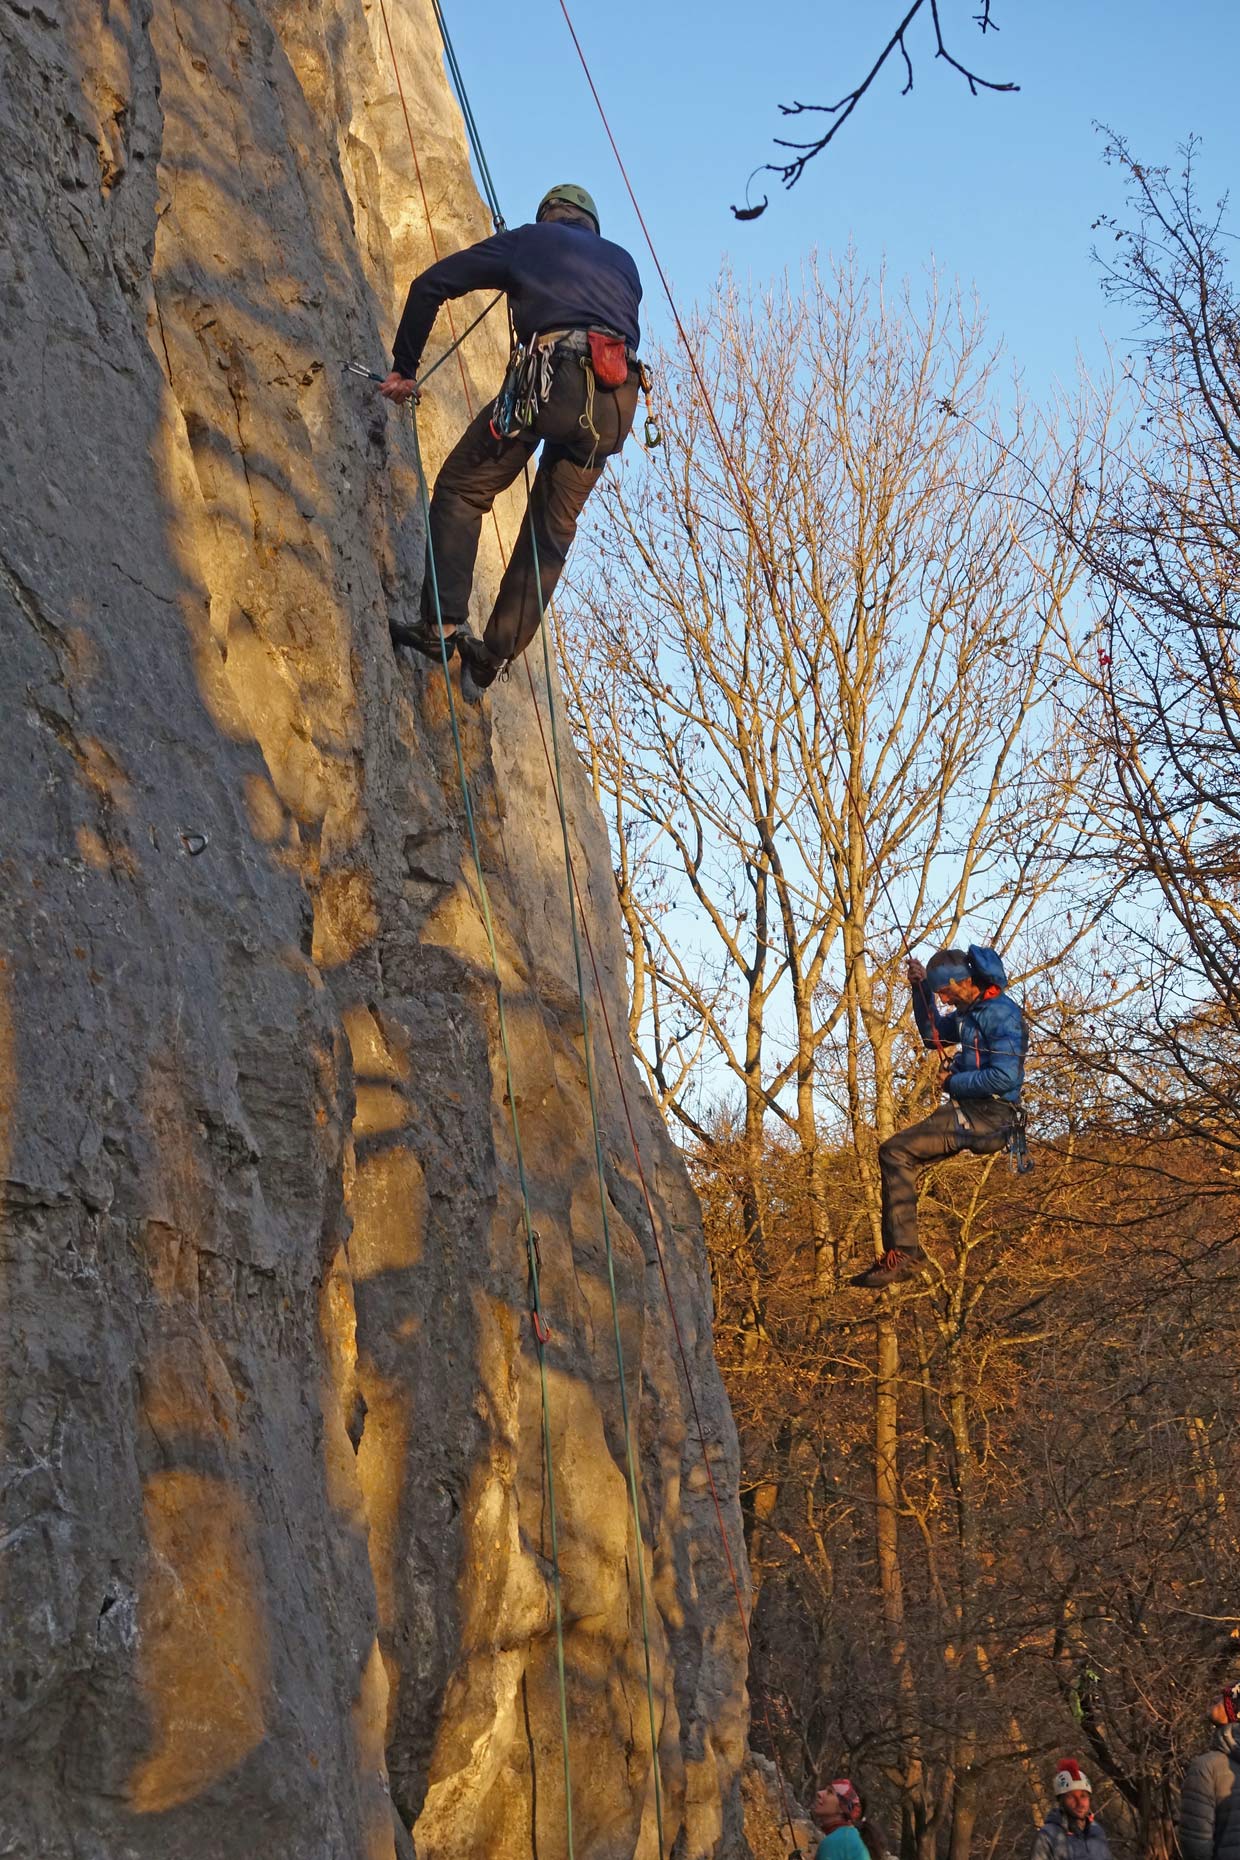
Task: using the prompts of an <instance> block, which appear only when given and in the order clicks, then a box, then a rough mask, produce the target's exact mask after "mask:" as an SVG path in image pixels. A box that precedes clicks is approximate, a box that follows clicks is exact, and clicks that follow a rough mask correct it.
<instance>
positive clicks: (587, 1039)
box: [525, 464, 664, 1860]
mask: <svg viewBox="0 0 1240 1860" xmlns="http://www.w3.org/2000/svg"><path fill="white" fill-rule="evenodd" d="M525 505H526V513H527V516H528V521H529V526H530V543H531V545H532V548H533V557H534V586H535V587H536V588H537V589H538V612H539V622H540V630H541V633H542V649H543V670H544V673H545V675H546V680H547V715H548V717H549V719H550V722H551V747H552V752H553V756H554V761H555V777H554V782H555V801H556V808H557V811H558V812H559V816H560V834H561V837H562V839H563V841H564V875H565V879H566V881H567V889H568V921H569V925H570V927H571V929H572V934H573V962H574V964H575V965H576V970H577V999H578V1002H579V1003H580V1006H581V1033H582V1045H583V1047H584V1050H585V1060H586V1091H587V1093H588V1095H589V1099H590V1128H591V1130H592V1131H593V1134H594V1167H595V1171H596V1173H597V1175H598V1202H599V1212H600V1214H601V1215H602V1219H603V1251H604V1254H605V1256H606V1260H607V1287H608V1291H609V1292H610V1294H611V1324H612V1332H613V1334H614V1336H615V1341H616V1373H617V1375H618V1376H619V1378H620V1413H621V1416H622V1418H623V1422H624V1453H625V1460H626V1463H627V1468H628V1481H629V1497H630V1500H631V1503H632V1508H633V1531H634V1538H635V1549H636V1562H637V1587H638V1594H639V1596H640V1601H641V1625H642V1651H643V1654H644V1657H645V1662H646V1706H647V1710H648V1711H649V1714H650V1755H651V1763H652V1768H653V1774H654V1815H655V1827H656V1832H657V1834H658V1840H659V1857H660V1860H663V1853H664V1845H663V1786H662V1779H661V1777H660V1773H659V1733H658V1727H657V1724H656V1719H655V1705H654V1672H653V1668H652V1664H651V1657H650V1609H649V1602H648V1599H647V1594H646V1557H645V1539H644V1537H643V1535H642V1518H641V1499H640V1496H639V1492H638V1484H637V1459H636V1456H635V1454H634V1452H633V1429H632V1424H631V1421H630V1417H629V1397H628V1388H627V1379H626V1376H625V1371H624V1343H623V1339H622V1337H621V1334H620V1301H619V1296H618V1294H617V1291H616V1262H615V1254H614V1252H613V1250H612V1244H611V1222H610V1220H609V1218H608V1214H607V1201H608V1196H607V1178H606V1174H605V1171H604V1167H603V1137H602V1132H601V1130H600V1128H599V1116H598V1093H597V1089H596V1086H595V1079H594V1055H593V1039H592V1036H591V1032H590V1010H589V1008H588V1007H587V1005H586V984H585V973H584V971H583V969H582V966H581V938H580V936H579V935H578V931H577V898H576V886H575V883H574V875H573V854H572V847H571V844H570V842H569V837H568V815H567V813H566V811H565V807H564V770H563V766H562V764H561V760H560V732H559V728H558V725H557V722H556V705H555V683H554V680H553V678H552V673H551V648H550V645H549V637H548V636H549V628H548V624H547V609H546V607H545V605H544V603H543V597H542V572H541V570H540V568H539V563H538V534H537V530H536V527H535V523H534V505H533V498H532V494H531V487H530V468H529V465H528V464H527V465H526V467H525ZM532 688H533V681H532V680H531V689H532ZM535 702H537V699H535ZM538 728H539V732H540V733H541V731H542V718H541V716H540V717H539V718H538ZM543 747H544V749H545V748H546V743H545V741H544V744H543Z"/></svg>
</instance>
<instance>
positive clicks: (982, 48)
mask: <svg viewBox="0 0 1240 1860" xmlns="http://www.w3.org/2000/svg"><path fill="white" fill-rule="evenodd" d="M443 4H444V9H445V13H446V15H447V18H448V23H449V27H450V29H451V31H452V34H453V38H454V41H455V43H456V48H457V53H458V56H459V58H460V60H461V63H462V66H463V68H464V72H465V77H466V81H467V83H468V85H469V88H470V94H471V98H472V101H473V106H474V111H475V115H476V116H477V118H478V122H479V126H480V129H481V132H482V135H483V137H484V140H485V142H486V146H487V151H488V155H489V158H490V162H491V166H492V169H493V171H494V174H495V178H496V184H497V186H498V189H499V193H500V199H501V204H502V206H503V208H504V211H505V214H506V216H507V218H508V220H509V221H510V223H513V224H516V223H518V222H519V221H521V220H522V219H525V218H528V217H530V216H531V214H532V211H533V207H534V205H535V204H536V202H537V200H538V198H539V196H540V195H541V193H542V192H543V191H544V189H545V187H546V186H547V185H548V184H549V183H550V182H552V181H556V180H570V179H571V180H577V181H581V182H582V183H583V184H584V185H585V186H587V187H589V188H590V189H591V191H592V192H593V193H594V195H595V197H596V198H597V199H598V201H599V203H600V209H601V211H602V213H603V217H604V230H605V231H606V232H607V233H608V234H609V235H611V236H613V237H615V238H617V239H619V240H620V241H621V242H622V243H624V244H627V245H629V247H630V249H631V250H632V251H633V253H634V255H635V257H636V258H637V259H638V262H639V264H641V265H642V269H643V276H644V278H645V282H646V305H647V312H648V314H647V325H648V327H649V329H650V330H651V332H652V333H654V334H656V335H660V336H662V335H665V334H666V331H667V327H668V326H667V319H666V316H665V313H664V310H663V307H662V303H661V298H660V294H659V291H658V285H657V280H656V279H655V278H654V277H653V276H652V275H651V267H650V266H649V264H648V263H646V262H643V261H645V258H646V255H645V251H644V247H643V246H642V243H641V235H640V231H639V229H638V227H637V226H636V224H635V222H634V219H633V214H632V210H631V208H630V207H629V204H628V200H627V197H626V196H625V194H624V191H623V187H622V184H621V182H620V179H619V176H618V174H617V172H616V169H615V164H614V162H613V160H612V156H611V153H610V150H609V149H608V146H607V144H606V141H605V139H604V136H603V132H602V128H601V126H600V124H599V121H598V118H597V116H596V114H595V112H594V107H593V104H592V102H591V99H590V95H589V92H588V90H587V88H586V84H585V79H584V76H583V74H582V72H581V69H580V66H579V65H578V63H577V59H576V55H575V53H574V51H573V47H572V43H571V40H570V39H569V36H568V32H567V29H566V27H565V25H564V21H563V17H562V15H561V12H560V8H559V5H558V0H528V3H527V4H526V5H524V6H521V7H516V6H514V5H512V3H511V0H502V3H501V0H472V4H466V0H443ZM569 9H570V12H572V13H573V17H574V21H575V24H576V26H577V31H578V33H579V35H580V37H581V40H582V43H583V46H584V49H585V52H586V56H587V57H588V58H589V60H590V62H591V65H592V68H593V71H594V76H595V80H596V82H597V84H598V86H599V90H600V93H601V95H602V98H603V102H604V105H605V106H606V108H607V111H608V114H609V115H610V117H611V121H612V127H613V129H614V130H615V133H616V138H617V140H618V142H619V144H620V148H621V152H622V154H623V155H624V158H625V161H626V163H627V164H628V168H629V172H630V175H631V178H632V180H633V185H634V187H635V189H636V191H637V196H638V199H639V200H640V201H641V203H642V207H643V210H644V211H645V213H646V217H647V220H648V221H649V223H650V227H651V231H652V233H653V235H654V239H655V243H656V245H657V246H658V248H659V252H660V256H661V257H662V259H663V263H664V265H665V267H666V268H667V270H668V271H669V273H670V275H671V278H672V282H673V285H674V287H675V289H676V291H677V294H678V296H679V297H683V298H684V299H685V300H686V301H691V300H692V299H694V298H695V297H700V296H703V295H705V294H706V293H707V292H708V290H709V288H710V285H711V282H712V280H713V278H714V276H715V275H716V272H717V271H718V268H719V265H720V263H721V261H723V260H724V259H728V260H730V261H731V263H732V264H733V266H734V267H735V269H736V270H737V271H738V273H739V274H740V275H741V276H743V277H744V276H751V277H752V278H753V279H754V281H755V282H761V281H763V280H764V279H766V278H768V277H769V276H771V275H772V274H773V273H775V272H777V271H779V270H780V269H781V268H783V267H784V266H785V265H791V266H794V267H795V265H796V264H797V262H798V261H799V260H800V258H801V257H802V256H803V255H804V254H805V253H806V252H808V251H810V250H811V249H814V248H817V249H818V250H819V251H821V252H824V253H825V252H832V251H834V252H839V251H841V250H842V249H843V248H844V247H845V246H846V245H847V243H848V242H849V240H852V241H853V243H854V244H855V245H856V247H857V250H858V252H859V254H860V256H861V258H862V259H863V261H864V262H865V263H867V264H872V265H876V264H878V263H879V262H880V261H881V259H882V258H883V257H884V255H885V256H886V258H887V260H888V262H889V265H890V266H891V268H892V269H893V270H894V271H895V272H896V273H897V274H903V273H905V272H908V273H912V274H916V273H918V272H919V271H921V270H922V268H923V267H924V266H925V265H926V264H927V262H928V261H929V260H930V259H931V257H933V258H934V259H935V260H936V261H937V262H938V264H939V266H940V267H941V269H942V270H943V271H944V272H945V273H946V275H947V277H948V278H959V279H960V281H961V282H962V283H963V284H964V285H966V286H969V287H973V286H975V287H976V289H977V292H978V295H979V299H980V301H981V304H982V306H983V307H984V308H985V309H986V311H987V313H988V315H989V318H990V321H991V327H992V331H993V332H994V334H996V335H1002V337H1003V338H1004V339H1005V341H1006V343H1007V345H1008V348H1009V350H1010V352H1011V354H1012V356H1013V358H1014V359H1015V360H1016V361H1017V362H1019V363H1020V365H1021V366H1022V368H1023V369H1024V371H1025V373H1026V380H1027V384H1028V387H1029V389H1030V390H1031V391H1032V392H1033V393H1034V394H1037V393H1039V392H1040V391H1041V389H1042V388H1043V387H1044V386H1045V385H1046V384H1047V383H1048V382H1049V381H1050V380H1051V379H1052V378H1053V377H1059V378H1060V379H1066V378H1068V377H1070V376H1071V374H1072V372H1073V369H1074V366H1075V355H1076V351H1077V349H1078V347H1079V348H1080V349H1081V351H1082V352H1083V354H1084V355H1085V357H1086V360H1087V362H1089V363H1097V362H1099V361H1100V359H1101V354H1102V341H1103V337H1102V332H1103V330H1104V328H1105V331H1106V333H1107V334H1109V335H1110V336H1111V338H1112V339H1113V341H1114V343H1115V344H1116V346H1117V347H1120V348H1121V349H1122V348H1123V346H1124V344H1125V340H1126V337H1127V335H1128V333H1129V332H1128V330H1127V329H1126V327H1125V325H1124V320H1123V316H1122V313H1121V312H1119V311H1118V310H1116V309H1108V308H1107V307H1106V306H1105V304H1104V302H1103V300H1102V297H1101V294H1100V292H1099V290H1098V285H1097V276H1096V272H1095V269H1094V267H1093V266H1092V265H1091V263H1090V257H1089V252H1090V246H1091V243H1092V242H1093V235H1092V234H1091V231H1090V222H1091V221H1092V220H1093V219H1094V218H1095V217H1096V216H1097V214H1098V213H1099V212H1100V211H1108V210H1109V211H1118V210H1119V209H1120V207H1121V204H1122V191H1121V186H1120V181H1119V177H1118V175H1117V174H1116V172H1115V171H1114V170H1109V169H1107V168H1105V167H1104V166H1103V165H1102V162H1101V137H1100V136H1099V135H1098V134H1096V133H1095V130H1094V128H1093V124H1094V121H1095V120H1096V119H1097V120H1101V121H1103V122H1105V123H1108V124H1109V125H1111V126H1112V127H1113V128H1115V129H1117V130H1120V131H1122V132H1123V133H1124V134H1126V135H1127V136H1128V138H1129V140H1130V142H1131V143H1132V144H1133V147H1134V149H1135V150H1136V151H1137V152H1138V153H1139V154H1140V156H1141V157H1142V159H1144V160H1145V161H1147V162H1150V163H1159V162H1167V161H1174V160H1175V151H1176V146H1177V144H1178V143H1180V142H1182V141H1183V140H1184V138H1185V137H1186V136H1187V135H1189V134H1190V133H1196V134H1197V135H1198V136H1200V137H1201V139H1202V143H1203V149H1202V154H1201V160H1200V176H1201V180H1202V183H1203V188H1204V191H1206V192H1207V193H1208V194H1209V195H1210V196H1211V197H1213V196H1214V195H1217V194H1218V193H1221V192H1223V191H1224V190H1225V189H1226V188H1227V187H1228V186H1229V185H1230V184H1231V181H1232V179H1233V177H1235V176H1236V175H1237V172H1238V169H1240V109H1238V108H1237V96H1236V90H1237V69H1238V67H1240V57H1238V54H1240V6H1238V5H1237V4H1236V0H1179V4H1178V5H1177V6H1172V5H1171V4H1169V0H993V13H994V18H995V20H996V22H997V24H998V25H999V27H1000V28H1001V30H1000V31H999V32H998V33H988V34H987V35H986V37H985V39H984V40H983V39H982V37H981V35H980V34H979V33H978V31H977V28H976V27H975V26H974V24H973V15H974V14H976V13H978V12H980V10H981V0H942V3H941V8H940V11H941V14H942V17H943V20H944V25H945V30H946V33H947V37H948V43H949V46H950V48H951V49H952V50H953V51H954V52H955V54H956V55H957V56H958V57H960V58H962V59H963V60H964V61H965V62H967V63H971V64H974V65H975V68H977V69H978V70H980V71H981V72H983V73H984V74H986V75H988V76H992V77H995V78H1012V79H1014V80H1015V81H1016V82H1017V83H1019V84H1020V85H1021V90H1020V92H1019V94H1017V95H1013V96H996V95H991V94H988V93H983V94H982V95H980V96H978V97H976V98H974V97H971V96H970V95H969V93H968V90H967V88H966V86H965V84H964V82H963V80H962V79H960V78H959V77H957V76H956V75H955V74H954V73H953V72H951V71H950V70H948V69H947V68H946V67H945V66H944V64H943V63H942V61H938V62H936V61H935V59H934V57H933V48H932V44H931V41H930V21H929V19H928V18H926V19H922V18H921V17H920V16H919V18H918V20H917V22H916V24H915V26H914V28H913V31H912V34H911V35H910V51H911V53H912V55H913V58H914V64H915V78H916V82H915V88H914V91H913V94H912V95H911V96H909V97H903V98H902V97H901V96H900V94H899V92H900V86H901V83H902V81H903V72H902V70H899V69H897V67H896V65H890V66H888V67H887V68H886V69H885V70H884V72H883V73H882V75H881V76H880V78H879V79H878V80H877V82H876V84H875V86H874V88H873V89H872V90H871V92H870V93H869V95H868V96H867V97H866V98H865V99H864V100H863V102H862V104H861V105H860V106H859V108H858V110H857V111H856V113H855V114H854V115H853V117H852V118H851V119H850V121H849V122H848V124H847V125H846V126H845V128H844V129H843V130H842V132H841V133H840V135H839V137H838V138H837V139H836V141H835V142H834V143H833V144H832V145H831V147H830V148H829V149H828V150H827V151H826V152H825V153H824V154H823V155H821V156H819V157H818V159H817V160H816V161H815V162H814V163H813V164H812V165H811V166H810V168H809V169H808V170H807V171H806V174H805V176H804V178H803V179H802V180H801V181H800V182H799V184H798V185H797V186H796V187H795V188H794V189H793V191H792V192H791V193H784V192H783V191H782V189H780V188H779V187H778V183H774V177H772V176H759V177H757V178H756V181H755V184H754V195H753V197H754V199H755V200H756V199H757V198H759V197H760V196H761V194H762V193H763V192H768V193H769V194H770V202H771V204H770V206H769V207H768V209H767V212H766V214H765V216H764V217H763V218H762V219H760V220H757V221H755V222H753V223H751V224H748V225H741V224H738V223H737V222H736V221H734V220H733V218H732V215H731V213H730V212H729V211H728V204H729V202H730V201H736V202H737V203H740V202H741V201H742V200H743V196H744V188H745V181H746V176H747V175H748V173H749V171H750V170H751V169H752V168H755V167H756V166H757V165H758V164H759V163H760V162H762V161H765V160H766V159H767V158H768V157H769V155H770V154H771V152H772V137H773V136H774V135H777V134H788V133H796V132H797V126H796V124H795V123H793V124H792V125H791V126H789V125H788V124H786V123H785V119H783V118H781V117H780V115H779V113H778V110H777V104H778V103H780V102H789V101H792V100H793V99H794V98H797V99H800V100H802V101H806V102H827V101H830V102H834V101H835V99H836V98H837V97H838V96H840V95H841V94H842V93H843V92H844V91H846V90H848V89H850V88H851V87H852V85H853V84H854V83H855V82H856V81H857V79H858V78H859V77H860V76H861V75H862V73H863V72H864V71H865V70H866V69H867V68H868V66H869V64H870V63H871V62H872V60H873V58H874V56H875V55H876V54H877V52H878V50H879V49H880V48H881V46H882V44H884V43H885V41H886V39H887V37H888V36H889V33H890V30H891V28H892V26H893V25H894V24H895V22H896V21H897V19H898V18H899V17H900V15H901V13H902V12H903V11H904V10H905V6H904V3H903V0H714V4H708V3H707V0H698V3H697V4H685V3H684V0H680V4H676V3H675V0H628V4H626V5H624V6H616V5H613V4H609V5H607V6H604V5H603V4H601V0H569ZM927 12H928V9H927ZM802 120H805V119H802ZM813 120H814V119H809V121H810V123H811V124H812V122H813ZM1238 204H1240V203H1238ZM1235 223H1236V226H1237V229H1238V230H1240V214H1238V215H1237V216H1236V222H1235Z"/></svg>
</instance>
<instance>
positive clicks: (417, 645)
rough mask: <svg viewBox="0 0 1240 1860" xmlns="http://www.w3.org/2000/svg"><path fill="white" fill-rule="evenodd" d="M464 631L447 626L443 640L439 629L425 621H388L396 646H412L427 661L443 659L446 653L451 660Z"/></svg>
mask: <svg viewBox="0 0 1240 1860" xmlns="http://www.w3.org/2000/svg"><path fill="white" fill-rule="evenodd" d="M463 631H464V629H463V628H462V627H453V626H446V627H445V628H444V630H443V634H442V639H441V635H440V631H439V628H438V627H437V626H433V625H428V624H427V622H426V621H425V620H414V621H406V620H389V621H388V632H389V633H390V634H391V636H392V644H393V645H394V646H411V647H412V648H413V650H414V651H415V652H420V653H422V655H423V656H424V657H425V658H427V659H442V658H443V656H444V654H445V652H446V653H447V655H448V657H449V658H451V657H452V654H453V653H454V652H455V651H456V648H457V645H458V643H459V640H460V637H461V634H462V632H463Z"/></svg>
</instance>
